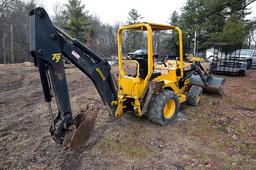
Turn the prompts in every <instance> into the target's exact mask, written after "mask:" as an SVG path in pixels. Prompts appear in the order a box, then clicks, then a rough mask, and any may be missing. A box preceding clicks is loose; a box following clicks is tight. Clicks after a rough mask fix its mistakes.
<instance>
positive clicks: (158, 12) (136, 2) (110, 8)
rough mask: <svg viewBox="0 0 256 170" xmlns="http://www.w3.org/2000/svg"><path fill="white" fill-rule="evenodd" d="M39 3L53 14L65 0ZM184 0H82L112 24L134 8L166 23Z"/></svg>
mask: <svg viewBox="0 0 256 170" xmlns="http://www.w3.org/2000/svg"><path fill="white" fill-rule="evenodd" d="M38 2H39V3H40V4H42V5H43V6H44V8H45V9H46V10H47V11H48V13H49V14H50V15H54V7H55V6H56V5H60V6H61V5H63V4H65V3H67V0H38ZM185 2H186V0H154V1H153V0H152V1H149V0H123V1H121V0H82V3H83V4H85V8H86V10H88V11H89V13H90V14H93V15H97V16H98V17H100V19H101V21H102V22H104V23H109V24H114V23H116V22H118V21H123V22H125V21H127V17H128V12H129V10H130V9H132V8H135V9H137V10H138V11H139V13H140V14H141V15H142V16H143V17H144V18H143V21H147V22H155V23H167V21H168V18H169V17H170V14H171V13H172V12H173V11H174V10H177V11H179V10H180V8H181V7H182V6H183V5H184V4H185ZM250 7H251V8H252V10H253V13H252V14H251V16H249V18H252V17H256V2H254V3H253V4H252V5H251V6H250Z"/></svg>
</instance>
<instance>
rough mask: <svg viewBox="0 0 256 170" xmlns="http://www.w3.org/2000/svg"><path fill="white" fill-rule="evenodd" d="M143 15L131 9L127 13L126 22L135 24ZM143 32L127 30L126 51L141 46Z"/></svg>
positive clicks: (131, 50)
mask: <svg viewBox="0 0 256 170" xmlns="http://www.w3.org/2000/svg"><path fill="white" fill-rule="evenodd" d="M142 18H143V17H142V16H141V14H139V12H138V11H137V10H136V9H131V10H130V11H129V13H128V21H127V23H128V24H136V23H139V22H140V21H141V19H142ZM143 36H144V35H143V32H142V31H137V30H128V31H127V40H126V46H127V52H133V51H135V50H137V49H140V48H142V47H143Z"/></svg>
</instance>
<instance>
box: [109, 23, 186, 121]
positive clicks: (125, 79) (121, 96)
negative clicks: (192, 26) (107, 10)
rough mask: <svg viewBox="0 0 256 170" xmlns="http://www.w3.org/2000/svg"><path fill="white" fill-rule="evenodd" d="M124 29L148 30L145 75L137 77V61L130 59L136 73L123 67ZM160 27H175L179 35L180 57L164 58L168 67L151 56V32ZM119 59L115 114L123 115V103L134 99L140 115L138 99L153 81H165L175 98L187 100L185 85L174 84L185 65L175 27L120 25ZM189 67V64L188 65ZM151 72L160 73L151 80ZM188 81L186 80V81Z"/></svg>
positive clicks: (146, 24)
mask: <svg viewBox="0 0 256 170" xmlns="http://www.w3.org/2000/svg"><path fill="white" fill-rule="evenodd" d="M126 30H141V31H146V32H147V49H148V57H147V59H148V65H147V67H148V69H147V70H148V72H147V75H146V77H145V78H140V76H139V71H138V70H139V67H140V65H139V63H138V62H137V61H136V60H130V61H129V62H133V63H134V64H135V65H136V68H137V74H136V76H129V75H127V73H126V72H125V70H124V63H125V62H127V61H125V60H124V59H123V52H122V32H123V31H126ZM161 30H175V31H177V32H178V35H179V60H169V61H167V62H166V63H167V66H163V65H157V64H156V62H154V58H153V42H152V41H153V38H152V35H153V32H155V31H161ZM118 62H119V77H118V101H117V102H114V104H117V105H118V106H117V111H116V114H115V115H116V116H121V115H122V114H123V108H125V107H126V106H125V105H124V104H123V103H124V101H125V100H127V99H133V100H134V102H133V106H134V110H135V111H136V114H137V115H138V116H142V115H143V114H144V113H143V112H142V109H141V108H142V106H141V102H140V101H141V100H143V97H144V94H145V90H147V87H148V84H149V81H152V82H164V86H163V88H168V89H171V90H172V91H174V92H175V93H176V94H177V95H178V97H179V102H180V103H181V102H184V101H186V95H185V94H184V91H185V90H187V89H186V86H184V87H182V88H181V89H179V88H178V87H177V82H178V81H179V80H180V79H181V78H183V76H184V66H185V67H186V64H185V63H184V62H183V47H182V31H181V30H180V28H178V27H176V26H170V25H162V24H153V23H139V24H134V25H127V26H123V27H121V28H120V29H119V31H118ZM187 66H189V64H187ZM177 70H179V75H177ZM154 71H156V72H157V71H158V72H161V76H159V77H157V78H155V79H153V80H150V78H151V75H152V73H153V72H154ZM185 84H189V80H187V81H186V82H185Z"/></svg>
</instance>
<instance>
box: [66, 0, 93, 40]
mask: <svg viewBox="0 0 256 170" xmlns="http://www.w3.org/2000/svg"><path fill="white" fill-rule="evenodd" d="M65 7H66V10H65V19H66V20H67V23H66V24H65V25H64V26H63V27H64V28H65V29H66V30H68V31H69V33H70V34H71V35H72V36H73V37H75V38H77V39H79V40H80V41H82V42H86V34H88V33H89V32H90V27H89V26H90V22H89V15H88V11H87V10H85V5H82V4H81V0H68V4H66V5H65Z"/></svg>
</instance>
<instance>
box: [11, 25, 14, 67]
mask: <svg viewBox="0 0 256 170" xmlns="http://www.w3.org/2000/svg"><path fill="white" fill-rule="evenodd" d="M11 63H14V53H13V26H12V24H11Z"/></svg>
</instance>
